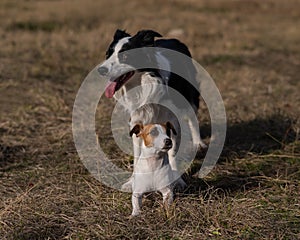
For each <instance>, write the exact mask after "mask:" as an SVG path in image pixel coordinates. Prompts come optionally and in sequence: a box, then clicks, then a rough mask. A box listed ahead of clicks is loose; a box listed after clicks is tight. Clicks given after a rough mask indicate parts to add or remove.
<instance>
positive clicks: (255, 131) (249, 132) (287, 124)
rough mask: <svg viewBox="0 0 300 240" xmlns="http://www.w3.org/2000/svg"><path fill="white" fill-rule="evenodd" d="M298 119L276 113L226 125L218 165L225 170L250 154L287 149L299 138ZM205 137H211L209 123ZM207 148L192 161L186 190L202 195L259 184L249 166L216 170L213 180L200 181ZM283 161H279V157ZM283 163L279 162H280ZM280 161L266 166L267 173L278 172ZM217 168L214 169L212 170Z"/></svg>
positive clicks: (203, 130) (205, 128)
mask: <svg viewBox="0 0 300 240" xmlns="http://www.w3.org/2000/svg"><path fill="white" fill-rule="evenodd" d="M295 123H296V121H295V120H294V119H291V118H289V117H286V116H283V115H281V114H274V115H272V116H270V117H268V118H257V119H254V120H251V121H248V122H239V123H229V124H228V126H227V134H226V141H225V144H224V148H223V151H222V153H221V156H220V158H219V160H218V162H217V165H218V164H220V165H223V167H222V168H223V170H224V168H225V169H226V164H227V165H228V166H229V165H230V164H228V163H232V164H233V165H234V161H236V159H239V160H241V161H243V159H244V158H246V157H247V156H249V154H252V155H253V154H254V155H258V156H260V155H265V154H271V153H273V152H274V151H278V152H280V151H284V148H285V146H287V145H288V144H289V143H292V142H295V141H297V138H298V136H297V132H296V128H295ZM201 135H202V137H203V138H204V139H205V138H208V137H209V136H210V126H209V125H204V126H201ZM205 154H206V151H199V152H198V154H197V156H196V159H195V161H194V163H193V164H192V166H191V168H190V170H189V173H188V174H186V175H185V176H184V178H185V180H186V181H187V183H188V188H187V189H186V190H185V193H190V194H199V193H200V191H202V190H205V189H208V188H211V187H215V188H220V189H223V190H224V191H229V192H233V191H237V190H239V189H249V188H253V187H256V186H258V185H259V180H257V179H259V178H255V177H253V176H252V175H253V174H254V175H255V174H256V175H257V176H258V175H259V173H255V171H250V172H249V171H247V169H244V168H241V169H239V168H238V167H235V169H234V171H231V173H230V174H228V173H225V172H226V171H225V172H224V171H216V173H215V174H214V175H215V176H214V177H213V178H212V179H211V180H205V181H204V180H201V179H199V178H197V177H192V176H195V175H197V172H198V171H199V169H200V167H201V164H202V160H203V159H204V157H205ZM278 161H280V160H278ZM278 164H280V162H278ZM278 164H277V163H276V162H275V163H273V164H271V165H270V164H269V165H267V167H268V168H269V169H267V171H268V174H271V175H272V173H274V175H275V174H276V170H277V169H278ZM212 171H214V170H212Z"/></svg>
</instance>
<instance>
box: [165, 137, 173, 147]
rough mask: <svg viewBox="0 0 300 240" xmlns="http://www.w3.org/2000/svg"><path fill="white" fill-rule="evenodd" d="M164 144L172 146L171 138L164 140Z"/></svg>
mask: <svg viewBox="0 0 300 240" xmlns="http://www.w3.org/2000/svg"><path fill="white" fill-rule="evenodd" d="M164 143H165V145H166V146H172V140H171V139H170V138H166V139H165V140H164Z"/></svg>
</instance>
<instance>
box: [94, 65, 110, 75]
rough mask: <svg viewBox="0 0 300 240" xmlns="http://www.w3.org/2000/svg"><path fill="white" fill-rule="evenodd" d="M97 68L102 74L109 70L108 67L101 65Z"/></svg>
mask: <svg viewBox="0 0 300 240" xmlns="http://www.w3.org/2000/svg"><path fill="white" fill-rule="evenodd" d="M97 70H98V73H100V75H105V74H106V73H107V72H108V68H107V67H99V68H98V69H97Z"/></svg>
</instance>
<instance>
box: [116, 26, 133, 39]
mask: <svg viewBox="0 0 300 240" xmlns="http://www.w3.org/2000/svg"><path fill="white" fill-rule="evenodd" d="M124 37H130V34H129V33H127V32H126V31H125V30H120V29H117V31H116V32H115V35H114V40H115V41H118V40H120V39H122V38H124Z"/></svg>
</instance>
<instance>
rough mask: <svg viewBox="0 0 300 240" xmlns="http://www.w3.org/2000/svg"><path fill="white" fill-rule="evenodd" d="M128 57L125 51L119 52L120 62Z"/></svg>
mask: <svg viewBox="0 0 300 240" xmlns="http://www.w3.org/2000/svg"><path fill="white" fill-rule="evenodd" d="M127 58H128V55H127V54H125V53H121V54H120V56H119V59H120V61H121V62H125V61H126V60H127Z"/></svg>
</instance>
